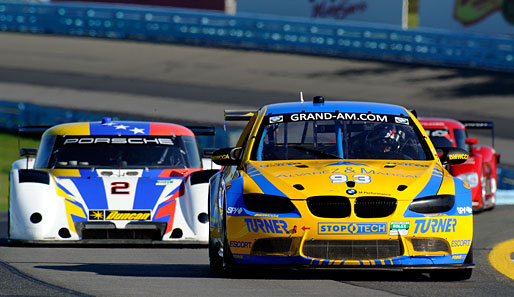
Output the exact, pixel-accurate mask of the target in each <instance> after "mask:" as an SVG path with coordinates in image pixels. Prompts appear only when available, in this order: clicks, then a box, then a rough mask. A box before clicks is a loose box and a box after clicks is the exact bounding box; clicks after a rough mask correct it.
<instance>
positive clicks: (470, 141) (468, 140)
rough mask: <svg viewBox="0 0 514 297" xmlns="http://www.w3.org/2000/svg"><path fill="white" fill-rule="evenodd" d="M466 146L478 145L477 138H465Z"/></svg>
mask: <svg viewBox="0 0 514 297" xmlns="http://www.w3.org/2000/svg"><path fill="white" fill-rule="evenodd" d="M466 144H469V145H472V144H478V138H466Z"/></svg>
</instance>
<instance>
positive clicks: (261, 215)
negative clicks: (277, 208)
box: [254, 213, 279, 218]
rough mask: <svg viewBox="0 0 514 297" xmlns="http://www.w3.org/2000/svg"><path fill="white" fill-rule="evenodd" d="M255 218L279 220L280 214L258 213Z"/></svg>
mask: <svg viewBox="0 0 514 297" xmlns="http://www.w3.org/2000/svg"><path fill="white" fill-rule="evenodd" d="M254 216H256V217H266V218H278V217H279V215H278V214H271V213H256V214H255V215H254Z"/></svg>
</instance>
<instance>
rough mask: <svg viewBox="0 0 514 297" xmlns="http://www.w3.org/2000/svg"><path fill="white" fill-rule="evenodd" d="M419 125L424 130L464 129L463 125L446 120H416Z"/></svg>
mask: <svg viewBox="0 0 514 297" xmlns="http://www.w3.org/2000/svg"><path fill="white" fill-rule="evenodd" d="M418 120H419V123H420V124H421V125H422V126H423V128H425V129H441V128H448V129H464V125H463V124H462V123H461V122H459V121H457V120H453V119H446V118H424V117H423V118H418Z"/></svg>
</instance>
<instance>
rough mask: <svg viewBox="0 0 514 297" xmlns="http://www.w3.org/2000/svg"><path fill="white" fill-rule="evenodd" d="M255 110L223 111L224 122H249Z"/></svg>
mask: <svg viewBox="0 0 514 297" xmlns="http://www.w3.org/2000/svg"><path fill="white" fill-rule="evenodd" d="M256 112H257V111H256V110H225V121H249V120H250V119H251V118H252V117H253V115H254V114H255V113H256Z"/></svg>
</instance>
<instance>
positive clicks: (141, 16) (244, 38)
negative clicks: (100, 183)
mask: <svg viewBox="0 0 514 297" xmlns="http://www.w3.org/2000/svg"><path fill="white" fill-rule="evenodd" d="M0 30H1V31H8V32H28V33H44V34H59V35H73V36H88V37H100V38H110V39H128V40H140V41H151V42H169V43H181V44H193V45H203V46H216V47H229V48H239V49H256V50H269V51H280V52H291V53H303V54H314V55H326V56H335V57H349V58H364V59H374V60H382V61H392V62H405V63H420V64H430V65H440V66H450V67H465V68H475V69H487V70H495V71H506V72H514V39H512V38H508V37H495V36H488V35H480V34H467V33H454V32H450V31H443V30H440V31H439V30H422V29H415V30H414V29H411V30H402V29H401V28H400V27H394V26H385V25H373V24H356V23H353V24H352V23H343V22H341V21H330V20H317V19H302V18H292V17H283V16H280V17H274V16H266V15H243V14H238V15H237V16H231V15H226V14H223V13H213V12H203V11H194V10H181V9H168V8H156V7H142V6H131V5H102V4H91V3H78V4H76V3H69V4H66V3H65V4H62V3H61V4H27V3H13V2H2V1H0Z"/></svg>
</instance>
